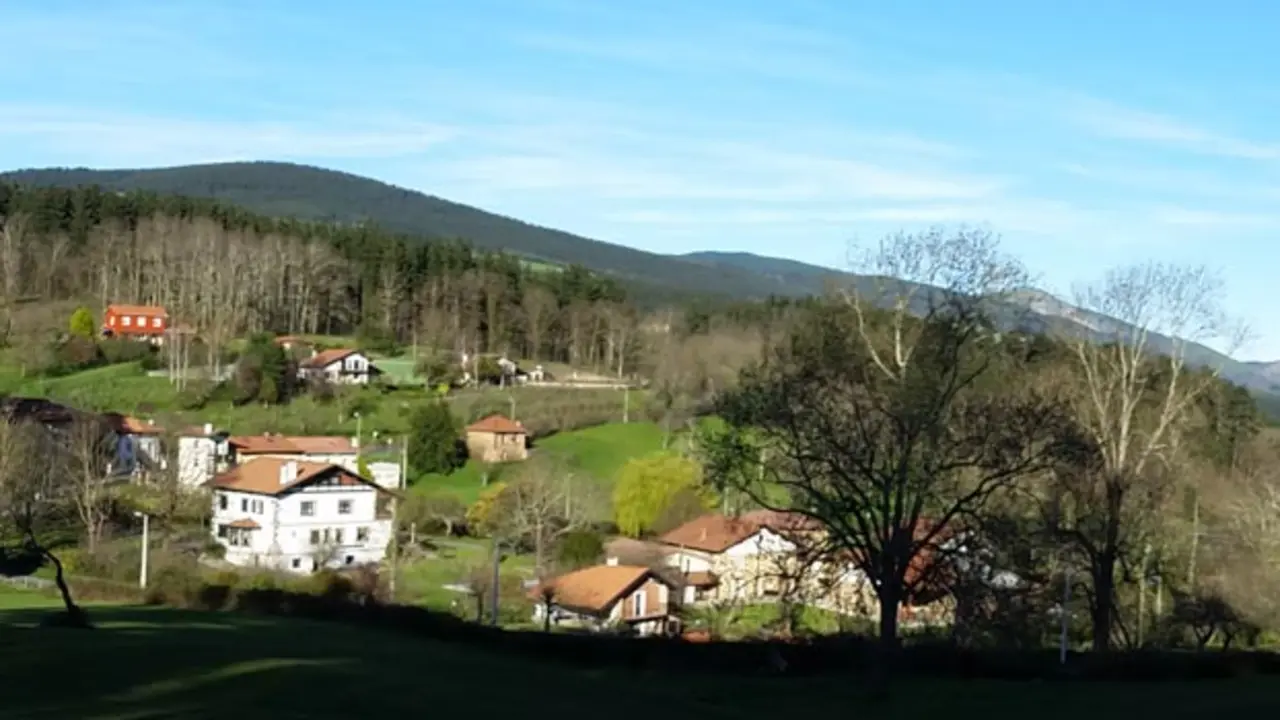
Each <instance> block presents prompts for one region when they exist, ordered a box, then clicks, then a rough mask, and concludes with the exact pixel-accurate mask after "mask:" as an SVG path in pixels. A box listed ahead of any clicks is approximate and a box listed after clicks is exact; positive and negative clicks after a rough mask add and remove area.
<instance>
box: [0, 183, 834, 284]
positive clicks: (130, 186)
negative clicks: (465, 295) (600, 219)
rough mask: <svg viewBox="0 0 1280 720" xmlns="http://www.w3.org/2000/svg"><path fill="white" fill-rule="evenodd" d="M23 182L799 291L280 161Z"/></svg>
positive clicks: (645, 276)
mask: <svg viewBox="0 0 1280 720" xmlns="http://www.w3.org/2000/svg"><path fill="white" fill-rule="evenodd" d="M0 180H7V181H10V182H17V183H21V184H30V185H39V186H49V187H64V188H74V187H77V186H80V185H100V186H102V187H103V188H105V189H107V190H115V191H124V192H128V191H134V190H142V191H146V192H153V193H158V194H162V195H182V196H186V197H194V198H209V199H215V200H218V201H221V202H224V203H228V204H232V205H236V206H238V207H242V208H245V209H247V210H250V211H253V212H255V213H260V214H263V215H268V216H271V217H278V218H284V217H288V218H297V219H300V220H310V221H324V222H335V223H340V224H344V225H354V224H359V223H373V224H376V225H377V226H379V227H381V228H383V229H385V230H389V231H392V232H395V233H404V234H407V235H411V236H414V237H417V238H423V239H452V238H463V239H465V240H466V241H467V242H469V243H471V244H473V245H474V246H475V247H477V248H479V249H482V250H501V251H504V252H510V253H514V254H516V255H521V256H524V257H528V258H533V259H537V260H543V261H547V262H551V263H556V264H560V265H569V264H578V265H582V266H584V267H587V268H589V269H591V270H594V271H596V272H600V273H605V274H609V275H613V276H616V277H619V278H624V279H628V280H636V281H641V282H643V283H644V284H648V285H658V286H661V287H663V288H664V289H667V290H676V291H680V292H684V293H697V294H712V295H724V296H728V297H733V298H739V299H745V298H763V297H766V296H768V295H771V294H776V295H789V296H800V295H807V294H810V293H812V292H814V290H815V288H814V287H813V286H812V285H795V284H792V283H787V282H780V281H778V280H774V279H770V278H767V277H765V276H762V275H759V274H756V273H752V272H750V271H748V270H744V269H741V268H733V267H724V266H718V265H707V264H705V263H697V262H689V261H686V260H683V259H680V258H676V257H670V256H666V255H659V254H656V253H649V252H644V251H641V250H635V249H632V248H627V247H622V246H620V245H612V244H609V243H606V242H601V241H599V240H591V239H588V238H584V237H580V236H577V235H573V234H570V233H567V232H562V231H559V230H552V229H548V228H543V227H538V226H536V225H530V224H528V223H525V222H521V221H520V220H515V219H512V218H508V217H502V216H500V215H495V214H493V213H490V212H486V211H484V210H480V209H477V208H473V207H469V206H467V205H461V204H459V203H454V202H450V201H448V200H444V199H441V198H438V197H433V196H431V195H425V194H423V193H420V192H416V191H413V190H406V189H404V188H399V187H395V186H393V185H389V184H387V183H383V182H379V181H377V180H372V179H369V178H364V177H359V176H357V175H351V174H348V173H342V172H337V171H334V170H325V169H322V168H316V167H308V166H303V165H294V164H291V163H279V162H250V163H222V164H213V165H191V166H186V167H174V168H160V169H148V170H87V169H44V170H20V171H16V172H11V173H6V174H4V175H0Z"/></svg>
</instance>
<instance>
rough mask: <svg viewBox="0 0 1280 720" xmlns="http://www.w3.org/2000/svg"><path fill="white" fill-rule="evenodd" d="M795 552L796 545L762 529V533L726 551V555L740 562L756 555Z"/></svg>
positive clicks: (766, 529)
mask: <svg viewBox="0 0 1280 720" xmlns="http://www.w3.org/2000/svg"><path fill="white" fill-rule="evenodd" d="M795 551H796V544H795V543H793V542H791V541H790V540H788V539H786V538H784V537H782V536H781V535H779V534H778V533H776V532H774V531H772V530H770V529H769V528H761V529H760V532H757V533H756V534H755V535H752V536H751V537H749V538H747V539H745V540H743V541H742V542H740V543H738V544H737V545H734V546H732V547H730V548H728V549H726V550H725V551H724V555H725V556H726V557H728V558H732V559H733V560H740V559H745V558H749V557H753V556H756V555H772V554H779V553H782V554H790V553H793V552H795Z"/></svg>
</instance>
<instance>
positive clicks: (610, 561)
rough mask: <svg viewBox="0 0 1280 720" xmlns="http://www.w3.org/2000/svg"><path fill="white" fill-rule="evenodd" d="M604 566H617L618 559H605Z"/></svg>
mask: <svg viewBox="0 0 1280 720" xmlns="http://www.w3.org/2000/svg"><path fill="white" fill-rule="evenodd" d="M604 564H605V565H617V564H618V558H616V557H610V558H609V559H607V560H605V561H604Z"/></svg>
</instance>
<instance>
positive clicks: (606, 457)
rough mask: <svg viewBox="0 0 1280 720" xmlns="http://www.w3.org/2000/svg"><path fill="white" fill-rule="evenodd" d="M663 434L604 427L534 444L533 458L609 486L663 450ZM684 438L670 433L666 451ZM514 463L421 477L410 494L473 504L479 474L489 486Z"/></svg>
mask: <svg viewBox="0 0 1280 720" xmlns="http://www.w3.org/2000/svg"><path fill="white" fill-rule="evenodd" d="M664 436H665V433H664V432H663V430H662V428H661V427H659V426H658V425H657V424H655V423H650V422H635V423H625V424H624V423H609V424H607V425H597V426H595V427H589V428H583V429H581V430H566V431H564V432H559V433H556V434H555V435H552V436H550V437H547V438H545V439H542V440H539V441H537V442H536V443H535V445H534V450H533V451H534V453H545V454H548V455H554V456H556V457H558V458H563V460H564V461H565V463H566V464H568V465H569V466H571V467H573V468H575V469H577V470H578V471H579V472H584V473H586V474H587V475H589V476H591V477H593V478H596V479H597V480H599V481H600V482H602V483H604V484H606V485H608V486H610V487H612V485H613V482H614V480H615V479H617V477H618V471H620V470H621V469H622V466H623V465H626V464H627V462H628V461H629V460H632V459H634V458H638V457H644V456H645V455H649V454H652V453H656V452H661V451H662V450H663V440H664ZM687 445H688V438H687V437H686V436H685V435H684V434H680V433H675V434H673V435H672V437H671V439H670V441H669V442H668V443H667V449H669V450H673V451H675V450H679V449H682V448H685V447H687ZM517 466H518V464H509V465H496V466H488V467H487V468H486V467H485V466H483V465H480V464H479V463H475V462H468V463H467V464H466V465H465V466H463V467H462V468H461V469H459V470H457V471H455V472H453V473H450V474H448V475H437V474H433V475H424V476H422V477H421V478H419V479H417V481H416V482H414V484H413V487H412V491H413V492H417V493H426V494H432V493H448V494H451V495H454V496H456V497H457V498H458V499H460V500H462V501H463V502H464V503H471V502H474V501H475V499H476V497H477V496H478V495H479V494H480V492H481V491H482V490H483V489H484V487H485V480H484V473H485V472H486V471H487V472H488V473H489V482H490V483H493V482H499V481H500V480H502V477H503V474H504V473H506V472H509V471H510V470H512V469H514V468H515V467H517Z"/></svg>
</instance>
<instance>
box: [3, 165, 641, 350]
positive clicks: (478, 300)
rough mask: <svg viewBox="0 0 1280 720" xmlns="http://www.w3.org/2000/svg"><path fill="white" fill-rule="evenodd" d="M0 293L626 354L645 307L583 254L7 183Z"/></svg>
mask: <svg viewBox="0 0 1280 720" xmlns="http://www.w3.org/2000/svg"><path fill="white" fill-rule="evenodd" d="M0 227H2V228H3V243H0V304H2V305H3V307H4V308H5V309H6V310H8V309H10V308H12V307H14V305H15V304H17V303H20V302H22V301H24V300H32V299H40V300H57V299H83V298H85V297H86V296H90V297H92V298H93V299H94V300H96V301H97V304H99V305H106V304H108V303H112V302H125V303H145V304H151V303H154V304H160V305H164V306H165V307H166V308H168V309H169V311H170V313H171V315H172V316H173V317H174V319H175V321H176V322H178V323H185V324H189V325H191V326H193V327H195V328H196V329H197V330H198V331H199V333H200V336H201V337H202V339H203V340H204V341H205V342H207V343H209V344H210V345H211V346H213V347H217V346H220V345H223V344H225V343H226V342H227V341H228V340H230V339H231V338H233V337H237V336H239V335H242V334H244V333H247V332H258V331H271V332H279V333H314V334H357V335H361V336H363V337H366V338H379V339H385V340H389V341H392V342H397V343H410V342H415V341H416V342H417V343H418V344H422V345H427V346H433V347H438V348H442V349H450V350H468V351H472V352H476V351H479V352H495V353H496V352H509V353H513V354H517V355H520V356H523V357H529V358H538V359H557V360H564V361H568V362H574V363H583V364H598V365H602V366H608V367H618V366H619V365H621V366H622V367H624V369H625V364H626V363H625V359H626V355H627V353H628V352H631V351H633V350H634V344H635V341H634V330H635V327H636V325H637V323H638V321H639V316H638V313H637V310H636V308H635V307H634V305H633V304H631V302H630V301H629V298H628V295H627V293H626V291H625V290H624V289H623V287H622V286H621V285H620V284H619V283H617V282H616V281H614V280H612V279H610V278H606V277H602V276H599V275H596V274H593V273H590V272H588V271H587V270H585V269H584V268H581V267H577V266H569V267H566V268H559V267H547V266H536V267H535V266H530V265H529V264H527V263H523V262H522V261H521V260H519V259H517V258H516V257H514V256H512V255H508V254H504V253H501V252H478V251H476V250H475V249H474V248H472V247H471V246H470V245H468V244H466V243H464V242H461V241H448V242H446V241H441V242H430V243H422V242H421V241H414V239H410V238H407V237H405V236H401V235H396V234H393V233H389V232H385V231H382V230H380V229H378V228H377V227H373V226H368V225H357V226H352V225H335V224H326V223H308V222H300V221H296V220H288V219H273V218H266V217H263V216H260V215H256V214H253V213H250V212H247V211H244V210H241V209H239V208H235V207H231V206H228V205H224V204H220V203H217V202H213V201H206V200H199V199H192V198H187V197H175V196H161V195H155V194H149V193H141V192H138V193H113V192H104V191H102V190H101V189H100V188H97V187H82V188H76V189H62V188H41V189H36V188H27V187H19V186H14V185H0Z"/></svg>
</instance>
